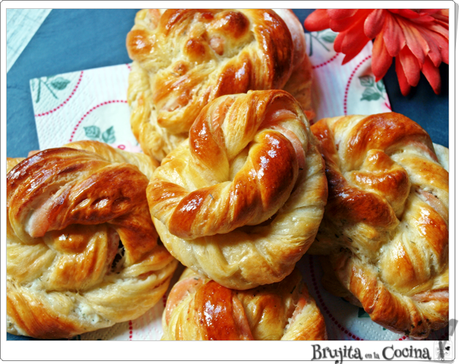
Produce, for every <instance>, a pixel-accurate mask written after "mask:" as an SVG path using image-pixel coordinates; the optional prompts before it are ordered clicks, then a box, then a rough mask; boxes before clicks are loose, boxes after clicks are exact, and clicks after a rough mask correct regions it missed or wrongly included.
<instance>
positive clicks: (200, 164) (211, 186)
mask: <svg viewBox="0 0 459 364" xmlns="http://www.w3.org/2000/svg"><path fill="white" fill-rule="evenodd" d="M316 143H317V142H316V140H315V138H314V136H313V135H312V134H311V132H310V129H309V123H308V121H307V119H306V118H305V116H304V113H303V111H302V110H301V107H300V105H299V104H298V102H297V101H296V100H295V99H294V98H293V97H292V96H291V95H290V94H288V93H287V92H285V91H281V90H271V91H249V92H248V93H247V94H239V95H228V96H222V97H220V98H218V99H216V100H214V101H213V102H212V103H210V104H208V105H207V106H206V107H205V108H204V109H203V110H202V112H201V113H200V114H199V116H198V118H197V119H196V121H195V122H194V124H193V125H192V127H191V130H190V137H189V139H187V140H186V141H184V142H182V144H180V146H179V147H177V148H176V149H175V150H174V151H173V152H171V153H170V154H169V155H168V156H167V157H166V158H165V159H164V160H163V161H162V163H161V166H160V167H158V168H157V169H156V170H155V172H154V176H153V178H152V179H151V180H150V183H149V186H148V188H147V197H148V204H149V206H150V212H151V215H152V217H153V221H154V223H155V226H156V229H157V230H158V233H159V235H160V237H161V240H162V241H163V242H164V244H165V246H166V247H167V248H168V250H169V251H170V252H171V253H172V255H174V256H175V257H176V258H177V259H179V260H180V261H181V262H182V263H183V264H184V265H185V266H187V267H189V268H192V269H194V270H195V271H198V272H200V273H202V274H204V275H207V276H208V277H209V278H211V279H213V280H215V281H216V282H218V283H220V284H222V285H224V286H226V287H229V288H236V289H248V288H253V287H255V286H257V285H260V284H269V283H274V282H278V281H280V280H282V279H283V278H285V277H286V276H287V275H288V274H289V273H291V271H292V270H293V268H294V265H295V263H296V262H297V261H298V260H299V259H300V258H301V257H302V256H303V254H304V253H305V252H306V250H307V249H308V247H309V246H310V244H311V243H312V241H313V239H314V237H315V234H316V232H317V229H318V227H319V224H320V221H321V219H322V216H323V211H324V205H325V201H326V197H327V182H326V177H325V173H324V162H323V159H322V157H321V156H320V154H319V152H318V150H317V148H316Z"/></svg>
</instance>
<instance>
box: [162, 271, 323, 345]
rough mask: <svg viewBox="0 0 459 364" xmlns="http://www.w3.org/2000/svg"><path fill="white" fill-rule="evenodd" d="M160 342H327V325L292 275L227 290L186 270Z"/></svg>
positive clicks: (165, 318)
mask: <svg viewBox="0 0 459 364" xmlns="http://www.w3.org/2000/svg"><path fill="white" fill-rule="evenodd" d="M163 332H164V334H163V337H162V340H326V339H327V332H326V327H325V320H324V318H323V316H322V314H321V312H320V310H319V308H318V307H317V305H316V303H315V301H314V299H313V298H312V297H311V296H310V295H309V294H308V291H307V288H306V286H305V285H304V283H303V281H302V277H301V274H300V273H299V271H298V270H296V269H295V270H294V271H293V272H292V274H290V275H289V276H288V277H286V278H285V279H284V280H283V281H282V282H279V283H274V284H270V285H266V286H260V287H257V288H254V289H250V290H246V291H238V290H231V289H228V288H225V287H223V286H222V285H220V284H218V283H216V282H215V281H212V280H209V279H207V278H205V277H203V276H201V275H199V274H197V273H195V272H194V271H192V270H191V269H189V268H187V269H186V270H185V271H184V272H183V274H182V276H181V277H180V280H179V281H178V282H177V283H176V284H175V286H174V287H173V288H172V290H171V293H170V294H169V296H168V298H167V303H166V309H165V310H164V312H163Z"/></svg>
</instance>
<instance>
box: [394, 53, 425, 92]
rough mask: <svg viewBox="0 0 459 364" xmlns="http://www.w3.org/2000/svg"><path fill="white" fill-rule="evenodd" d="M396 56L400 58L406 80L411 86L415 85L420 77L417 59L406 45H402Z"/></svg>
mask: <svg viewBox="0 0 459 364" xmlns="http://www.w3.org/2000/svg"><path fill="white" fill-rule="evenodd" d="M397 58H398V59H399V60H400V64H401V65H402V68H403V73H404V74H405V77H406V80H407V82H408V83H409V84H410V85H411V86H417V84H418V82H419V78H420V77H421V74H420V71H421V67H420V64H419V61H418V59H417V58H416V57H415V56H414V55H413V53H411V51H410V50H409V48H408V47H403V48H402V50H401V51H400V53H399V55H398V57H397Z"/></svg>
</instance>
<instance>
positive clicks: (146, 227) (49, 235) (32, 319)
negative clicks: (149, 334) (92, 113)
mask: <svg viewBox="0 0 459 364" xmlns="http://www.w3.org/2000/svg"><path fill="white" fill-rule="evenodd" d="M16 163H17V164H16ZM15 164H16V165H15ZM135 165H137V166H138V167H137V166H135ZM154 168H156V163H155V162H154V161H153V160H152V158H151V157H148V156H146V155H143V154H140V153H129V152H123V151H120V150H117V149H114V148H112V147H110V146H108V145H105V144H102V143H98V142H76V143H71V144H68V145H66V146H64V147H62V148H54V149H47V150H44V151H41V152H37V153H36V154H33V155H32V156H30V157H29V158H27V159H23V160H22V161H21V160H19V159H17V160H10V163H9V164H8V169H9V173H8V175H7V288H6V290H7V330H8V332H10V333H12V334H16V335H27V336H32V337H36V338H42V339H54V338H68V337H71V336H74V335H77V334H81V333H84V332H88V331H93V330H96V329H100V328H103V327H108V326H112V325H114V324H115V323H117V322H122V321H126V320H130V319H134V318H137V317H139V316H140V315H142V314H143V313H144V312H146V311H147V310H148V309H150V308H151V307H153V306H154V305H155V304H156V302H158V301H159V300H160V299H161V297H162V296H163V295H164V293H165V292H166V290H167V288H168V285H169V281H170V279H171V277H172V274H173V272H174V270H175V268H176V266H177V261H176V260H175V259H174V258H173V257H172V256H171V255H170V254H169V253H168V251H167V250H166V249H165V248H164V246H162V245H161V244H159V243H158V240H159V239H158V234H157V233H156V230H155V228H154V225H153V223H152V221H151V217H150V214H149V211H148V205H147V199H146V192H145V191H146V188H147V185H148V178H147V177H146V174H150V173H152V171H153V170H154ZM141 170H142V171H143V173H142V172H141Z"/></svg>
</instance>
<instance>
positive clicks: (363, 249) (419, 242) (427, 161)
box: [308, 112, 449, 339]
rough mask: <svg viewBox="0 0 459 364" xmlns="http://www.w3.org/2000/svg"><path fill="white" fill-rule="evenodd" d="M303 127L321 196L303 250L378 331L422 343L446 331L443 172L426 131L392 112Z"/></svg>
mask: <svg viewBox="0 0 459 364" xmlns="http://www.w3.org/2000/svg"><path fill="white" fill-rule="evenodd" d="M311 130H312V131H313V133H314V135H315V136H316V137H317V139H318V140H319V142H320V150H321V153H322V155H323V157H324V159H325V164H326V173H327V177H328V188H329V196H328V203H327V206H326V208H325V215H324V219H323V221H322V224H321V226H320V229H319V233H318V234H317V238H316V241H315V242H314V244H313V245H312V247H311V249H310V250H309V251H308V253H311V254H329V259H330V262H331V263H330V264H331V266H332V267H333V270H334V273H335V275H336V277H337V278H338V280H339V282H340V283H341V285H342V286H343V287H344V288H345V289H347V290H348V291H349V292H350V293H351V294H352V295H353V296H354V297H355V298H356V299H357V300H358V301H359V302H360V304H361V305H362V307H363V308H364V309H365V311H366V312H367V313H368V314H369V315H370V317H371V319H372V320H373V321H375V322H377V323H378V324H380V325H382V326H384V327H385V328H387V329H390V330H392V331H394V332H397V333H401V334H404V335H409V336H410V337H412V338H417V339H420V338H426V337H427V336H429V334H430V332H431V331H432V330H437V329H439V328H442V327H444V326H446V325H447V322H448V311H449V299H448V298H449V293H448V292H449V280H448V271H449V265H448V244H449V239H448V216H449V212H448V197H449V192H448V191H449V189H448V178H449V174H448V172H447V170H446V169H445V168H444V167H447V166H442V164H441V162H440V161H439V159H438V158H437V155H436V153H435V150H434V146H433V145H432V142H431V139H430V137H429V135H428V134H427V132H426V131H425V130H424V129H422V128H421V127H420V126H419V125H418V124H417V123H415V122H414V121H412V120H410V119H409V118H407V117H405V116H403V115H400V114H397V113H392V112H390V113H383V114H377V115H371V116H363V115H351V116H343V117H334V118H326V119H322V120H320V121H318V122H317V123H315V124H314V125H313V126H312V127H311Z"/></svg>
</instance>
